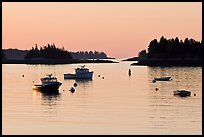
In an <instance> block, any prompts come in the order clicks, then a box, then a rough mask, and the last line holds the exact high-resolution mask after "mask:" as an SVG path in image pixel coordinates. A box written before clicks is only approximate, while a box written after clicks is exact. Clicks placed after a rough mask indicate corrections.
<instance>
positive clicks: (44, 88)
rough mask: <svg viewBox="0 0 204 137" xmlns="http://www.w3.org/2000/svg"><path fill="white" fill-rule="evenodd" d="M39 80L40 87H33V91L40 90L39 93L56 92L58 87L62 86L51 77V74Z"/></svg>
mask: <svg viewBox="0 0 204 137" xmlns="http://www.w3.org/2000/svg"><path fill="white" fill-rule="evenodd" d="M40 80H41V85H33V89H35V90H40V91H41V92H51V93H52V92H58V90H59V87H60V86H61V85H62V83H61V82H58V81H57V78H56V77H53V76H52V74H50V75H46V76H45V77H43V78H41V79H40Z"/></svg>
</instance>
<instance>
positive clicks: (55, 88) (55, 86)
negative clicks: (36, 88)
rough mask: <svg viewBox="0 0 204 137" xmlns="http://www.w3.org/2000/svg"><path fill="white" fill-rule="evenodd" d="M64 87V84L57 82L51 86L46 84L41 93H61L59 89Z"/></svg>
mask: <svg viewBox="0 0 204 137" xmlns="http://www.w3.org/2000/svg"><path fill="white" fill-rule="evenodd" d="M61 85H62V83H60V82H55V83H50V84H46V85H43V86H42V87H41V92H46V93H48V92H51V93H52V92H58V91H59V87H60V86H61Z"/></svg>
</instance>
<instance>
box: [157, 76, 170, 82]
mask: <svg viewBox="0 0 204 137" xmlns="http://www.w3.org/2000/svg"><path fill="white" fill-rule="evenodd" d="M154 80H156V81H169V80H172V79H171V77H161V78H154Z"/></svg>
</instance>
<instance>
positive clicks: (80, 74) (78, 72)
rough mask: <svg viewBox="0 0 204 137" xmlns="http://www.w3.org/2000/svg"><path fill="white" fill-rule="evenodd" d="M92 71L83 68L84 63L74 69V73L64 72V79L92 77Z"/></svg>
mask: <svg viewBox="0 0 204 137" xmlns="http://www.w3.org/2000/svg"><path fill="white" fill-rule="evenodd" d="M92 77H93V71H89V69H88V68H85V65H83V66H81V67H78V68H76V69H75V74H70V73H68V74H64V79H92Z"/></svg>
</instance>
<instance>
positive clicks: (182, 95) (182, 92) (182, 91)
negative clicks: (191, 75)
mask: <svg viewBox="0 0 204 137" xmlns="http://www.w3.org/2000/svg"><path fill="white" fill-rule="evenodd" d="M174 95H179V96H181V97H186V96H191V92H190V91H185V90H176V91H174Z"/></svg>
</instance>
